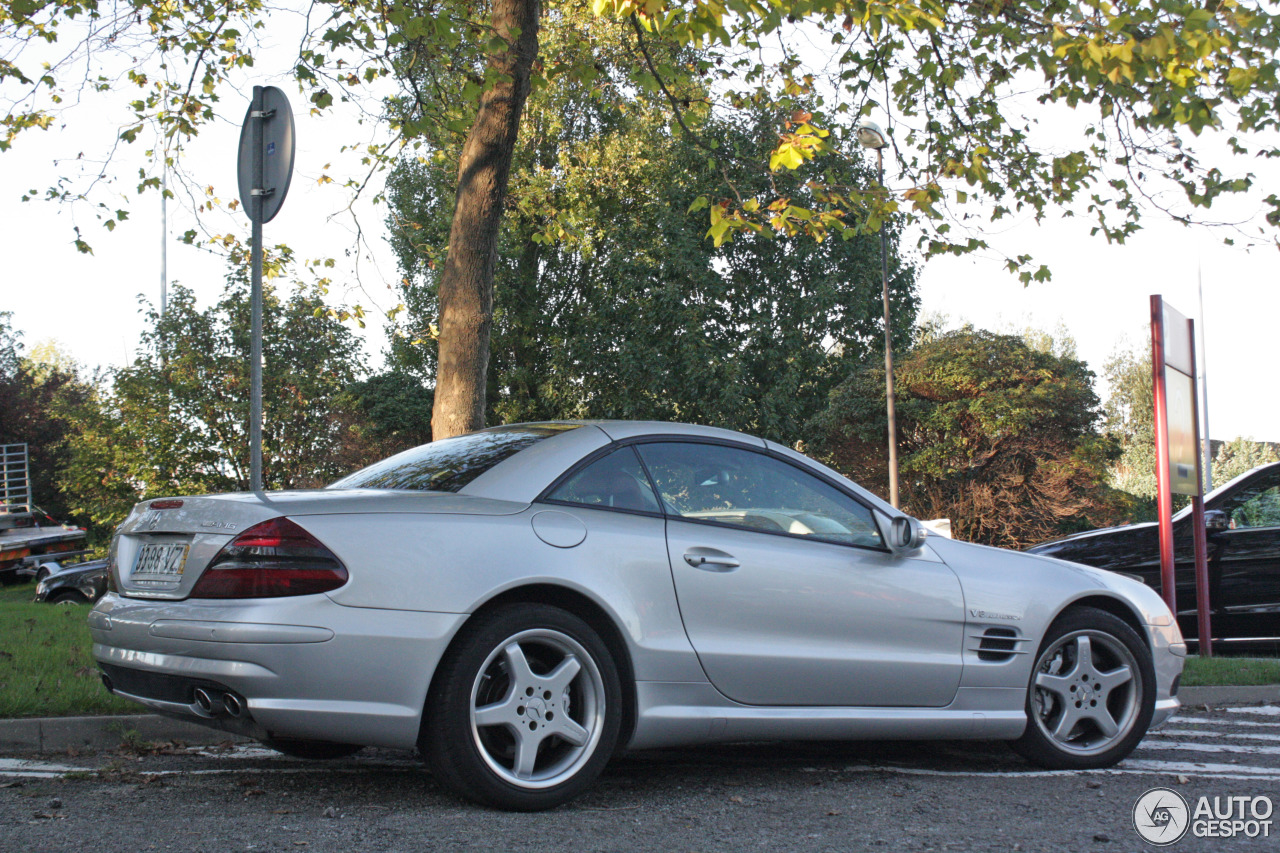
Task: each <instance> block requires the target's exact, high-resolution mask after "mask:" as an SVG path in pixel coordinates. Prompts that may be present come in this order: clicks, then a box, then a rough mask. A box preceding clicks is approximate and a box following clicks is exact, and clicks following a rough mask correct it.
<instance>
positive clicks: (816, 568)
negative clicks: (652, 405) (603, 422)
mask: <svg viewBox="0 0 1280 853" xmlns="http://www.w3.org/2000/svg"><path fill="white" fill-rule="evenodd" d="M638 449H639V451H640V455H641V458H642V459H643V460H644V462H645V466H646V468H647V469H648V472H649V474H650V475H651V476H652V479H653V481H654V485H655V486H656V487H657V490H658V493H659V495H660V496H661V499H662V502H663V505H664V509H665V511H666V512H667V514H668V521H667V550H668V556H669V557H670V560H671V570H672V574H673V577H674V580H675V586H676V594H677V597H678V599H679V604H680V612H681V615H682V617H683V619H684V624H685V630H686V632H687V633H688V635H689V640H690V642H691V643H692V644H693V647H694V649H695V650H696V651H697V653H698V658H699V660H700V662H701V663H702V667H703V669H704V671H705V672H706V673H707V677H708V678H709V679H710V680H711V682H712V683H713V684H714V685H715V686H716V688H717V689H719V690H720V691H721V692H722V693H724V694H725V695H726V696H728V697H729V698H730V699H733V700H735V701H738V702H742V703H744V704H750V705H800V706H818V705H835V706H892V707H941V706H944V705H947V704H949V703H950V702H951V700H952V699H953V698H954V697H955V693H956V689H957V687H958V685H959V682H960V672H961V667H962V659H961V654H962V647H963V628H964V599H963V596H962V594H961V590H960V583H959V581H958V580H957V578H956V576H955V574H954V573H953V572H952V571H951V570H950V569H949V568H948V567H947V566H946V565H945V564H944V563H942V562H941V561H938V560H937V559H936V558H934V557H933V556H932V555H931V554H928V553H927V549H926V552H925V556H923V557H921V558H918V559H908V558H903V557H899V556H897V555H894V554H893V553H891V552H890V551H889V550H888V549H887V548H885V546H884V543H883V540H882V538H881V534H880V531H879V529H878V527H877V526H876V523H875V520H874V517H873V515H872V513H871V510H870V509H869V508H867V507H866V506H864V505H863V504H861V503H860V502H858V501H857V500H855V499H854V498H853V497H851V496H850V495H848V494H846V493H844V492H842V491H841V490H839V489H837V488H836V487H835V486H834V485H832V484H831V483H829V482H827V481H825V480H824V479H822V478H820V477H818V476H816V475H815V474H812V473H810V472H808V471H805V470H803V469H801V468H800V467H798V466H796V465H794V464H792V463H790V462H788V461H784V460H782V459H779V458H776V457H773V456H770V455H768V454H767V453H764V452H760V451H756V450H751V449H747V448H744V447H736V446H725V445H720V444H703V443H694V442H660V443H650V444H641V445H638Z"/></svg>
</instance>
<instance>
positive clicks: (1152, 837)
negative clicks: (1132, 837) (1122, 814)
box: [1133, 788, 1191, 847]
mask: <svg viewBox="0 0 1280 853" xmlns="http://www.w3.org/2000/svg"><path fill="white" fill-rule="evenodd" d="M1190 818H1191V810H1190V809H1189V808H1188V807H1187V801H1186V800H1184V799H1183V798H1182V795H1181V794H1179V793H1178V792H1177V791H1174V790H1172V789H1170V788H1152V789H1151V790H1150V791H1147V792H1146V793H1145V794H1143V795H1142V796H1141V797H1138V801H1137V802H1136V803H1134V804H1133V828H1134V829H1136V830H1137V831H1138V834H1139V835H1141V836H1142V839H1143V840H1144V841H1147V842H1148V843H1151V844H1154V845H1156V846H1157V847H1164V846H1165V845H1168V844H1173V843H1174V842H1176V841H1179V840H1181V839H1182V836H1184V835H1186V834H1187V828H1188V827H1189V826H1190V825H1191V820H1190Z"/></svg>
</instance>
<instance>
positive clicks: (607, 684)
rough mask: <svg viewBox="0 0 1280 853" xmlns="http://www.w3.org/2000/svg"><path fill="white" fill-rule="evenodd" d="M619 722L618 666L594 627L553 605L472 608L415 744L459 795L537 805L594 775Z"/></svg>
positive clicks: (566, 794)
mask: <svg viewBox="0 0 1280 853" xmlns="http://www.w3.org/2000/svg"><path fill="white" fill-rule="evenodd" d="M477 709H479V711H480V713H479V714H477V713H475V711H476V710H477ZM486 711H487V714H486V713H485V712H486ZM486 720H487V722H486ZM621 721H622V686H621V683H620V681H619V679H618V672H617V667H616V666H615V664H614V661H613V658H612V656H611V655H610V654H609V650H608V648H607V647H606V646H605V644H604V641H603V640H601V639H600V636H599V635H598V634H597V633H596V632H595V631H594V630H593V629H592V628H591V626H589V625H588V624H587V623H586V622H584V621H583V620H582V619H579V618H578V617H577V616H574V615H573V614H572V613H569V612H567V611H564V610H561V609H559V608H557V607H551V606H548V605H543V604H515V605H508V606H504V607H500V608H498V609H495V610H491V611H489V612H487V613H482V614H480V615H477V616H474V617H472V618H471V620H469V621H468V622H467V624H466V625H464V626H463V628H462V630H461V631H460V632H459V634H458V637H457V638H456V639H455V640H454V642H453V643H452V644H451V645H450V647H449V650H448V651H447V652H446V653H445V655H444V658H443V659H442V660H441V661H440V665H439V667H438V668H437V670H436V675H435V678H434V680H433V682H432V687H431V692H430V694H429V695H428V697H427V703H426V707H425V709H424V713H423V727H422V734H421V736H420V738H419V740H418V746H419V748H420V749H421V751H422V753H423V756H424V757H425V758H426V760H427V762H428V764H429V765H430V767H431V770H432V773H433V774H434V775H435V777H436V778H437V779H439V780H440V782H441V783H442V784H444V785H445V786H446V787H448V788H449V789H451V790H453V791H454V792H456V793H458V794H460V795H461V796H463V797H466V798H468V799H471V800H475V801H476V802H479V803H483V804H485V805H490V806H496V807H498V808H502V809H509V810H512V811H542V810H544V809H550V808H555V807H556V806H558V805H560V804H562V803H565V802H568V801H569V800H571V799H573V798H574V797H576V796H577V795H578V794H580V793H582V791H583V790H585V789H586V788H587V787H588V786H589V785H591V783H593V782H594V781H595V780H596V778H597V777H598V776H599V775H600V772H601V771H602V770H603V769H604V766H605V764H606V763H608V761H609V758H610V757H611V756H612V755H613V751H614V748H615V746H616V745H617V740H618V731H619V728H620V725H621Z"/></svg>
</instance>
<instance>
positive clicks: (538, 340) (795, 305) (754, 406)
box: [390, 15, 916, 442]
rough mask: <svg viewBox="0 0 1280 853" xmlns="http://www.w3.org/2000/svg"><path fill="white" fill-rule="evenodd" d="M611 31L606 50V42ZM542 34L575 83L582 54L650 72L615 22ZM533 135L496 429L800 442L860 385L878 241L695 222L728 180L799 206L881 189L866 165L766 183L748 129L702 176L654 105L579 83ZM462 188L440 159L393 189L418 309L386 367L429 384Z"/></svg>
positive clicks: (690, 151) (402, 176)
mask: <svg viewBox="0 0 1280 853" xmlns="http://www.w3.org/2000/svg"><path fill="white" fill-rule="evenodd" d="M610 29H612V30H613V32H614V34H615V37H614V38H613V39H607V38H604V37H603V36H602V35H600V31H607V30H610ZM584 31H587V32H590V33H592V34H593V36H594V37H593V38H592V39H590V40H586V39H583V38H582V33H583V32H584ZM543 35H544V54H545V55H548V56H549V57H555V58H556V59H557V60H562V61H563V62H564V63H565V64H568V65H573V64H583V60H582V59H581V58H580V57H579V58H576V59H575V56H576V53H577V52H583V51H585V52H587V53H588V54H589V55H590V56H592V57H593V58H594V66H593V67H594V68H596V69H597V71H598V72H599V78H598V79H600V80H609V79H612V78H614V77H615V76H616V72H615V69H616V68H617V67H618V66H621V65H627V64H631V63H635V62H643V61H644V58H643V56H641V55H639V54H638V53H637V52H636V49H635V47H634V45H632V44H631V43H629V42H628V41H627V38H626V36H627V33H626V31H625V30H622V29H619V28H618V27H617V25H614V24H611V23H609V22H600V21H591V20H589V19H587V20H581V19H574V18H572V17H571V16H568V15H565V16H563V17H558V18H554V19H552V20H549V21H548V23H547V25H546V26H545V27H544V29H543ZM601 45H611V46H612V47H610V48H608V49H606V48H604V47H601ZM655 49H656V48H655ZM689 55H690V56H692V55H693V54H689ZM684 94H686V95H688V96H689V98H690V100H691V101H697V100H699V97H700V96H705V92H699V91H698V90H696V89H690V90H687V91H685V92H684ZM691 109H695V110H696V108H693V107H691ZM524 122H525V125H524V127H523V128H522V130H521V138H522V139H523V140H524V144H523V145H522V146H521V150H520V151H519V152H518V153H517V156H516V158H515V164H514V168H513V173H512V182H511V186H510V190H509V198H510V206H511V212H510V214H509V215H508V217H507V219H506V222H505V224H504V229H503V233H502V236H501V239H500V241H499V254H498V259H497V266H496V273H495V281H496V284H497V288H496V303H495V320H494V330H493V346H492V361H491V370H490V374H489V383H490V387H489V390H488V394H487V399H488V400H489V407H490V411H489V414H488V417H489V419H491V420H494V419H496V420H502V421H517V420H531V419H538V418H560V417H628V418H660V419H679V420H696V421H701V422H708V423H716V424H721V425H724V426H729V427H735V428H740V429H747V430H751V431H754V432H758V433H760V434H764V435H768V436H770V437H774V438H778V439H780V440H785V441H788V442H792V441H795V440H796V439H798V438H799V437H801V434H802V427H803V425H804V423H805V422H806V421H807V420H808V419H809V418H810V417H812V416H813V415H814V414H816V412H817V411H818V410H819V409H820V408H821V406H822V405H823V404H824V401H825V398H826V395H827V392H828V391H829V389H830V388H831V386H832V385H833V384H834V383H835V382H837V381H838V380H839V378H840V377H841V376H842V375H843V373H844V372H846V371H847V369H848V367H847V366H848V365H849V364H852V363H856V361H857V360H858V359H860V358H861V357H863V356H864V355H866V354H867V353H868V352H870V351H873V350H875V349H877V348H879V347H880V337H879V336H880V326H881V319H880V318H881V310H882V309H881V301H880V263H879V252H880V247H879V241H878V240H877V239H875V238H874V237H866V236H862V237H859V236H852V235H851V236H850V237H849V238H848V239H845V238H843V237H840V236H832V237H830V238H829V239H826V240H823V241H821V242H819V241H815V240H812V239H809V238H805V237H801V236H790V237H788V236H785V235H782V236H778V237H774V238H772V239H771V238H770V237H769V236H768V235H763V234H746V235H743V236H742V237H740V238H739V239H737V240H735V241H732V242H727V243H723V244H721V245H719V246H716V245H715V244H714V243H713V242H711V241H707V240H705V239H703V231H704V227H703V224H702V222H701V218H700V215H698V214H697V213H696V210H697V208H698V207H699V206H700V204H705V197H706V196H707V195H708V194H711V193H714V192H715V190H716V189H717V188H718V187H721V186H723V182H724V180H725V177H726V175H727V176H728V177H729V179H730V180H732V181H733V183H734V184H735V185H736V186H738V187H741V188H751V189H752V190H755V189H762V188H763V187H764V186H765V185H766V184H768V183H770V182H772V183H773V185H774V186H775V187H776V188H779V189H782V188H785V189H786V191H787V194H788V196H789V197H790V198H792V199H793V200H794V201H795V202H796V203H797V204H803V203H806V200H808V199H810V198H811V197H812V196H813V194H814V190H813V189H812V186H811V184H818V183H821V182H822V181H824V180H828V179H838V180H842V181H846V182H856V181H862V182H864V183H865V182H872V181H874V180H875V177H874V173H873V172H870V171H869V170H868V169H867V168H866V167H865V166H863V165H861V164H859V163H856V162H844V161H840V162H832V163H828V164H823V165H825V170H824V169H822V168H820V166H819V164H812V163H811V164H806V165H805V166H804V167H802V168H801V169H798V170H795V171H794V172H790V173H787V174H784V175H770V174H769V173H767V172H765V171H762V170H759V169H753V168H752V167H751V165H750V164H752V163H756V162H759V161H760V160H761V159H762V158H764V157H766V156H767V148H768V147H769V146H770V145H771V144H772V142H771V140H772V139H773V137H774V136H775V135H776V127H775V123H774V121H773V119H772V117H771V116H769V115H768V114H766V113H763V112H757V113H756V114H754V115H753V116H752V121H751V123H749V124H741V123H740V124H736V125H730V124H728V123H723V124H720V123H716V122H714V121H710V120H708V121H705V122H704V123H703V127H704V128H706V129H709V130H710V132H711V133H713V135H714V136H715V137H716V138H717V139H718V140H719V141H720V147H721V149H722V151H723V152H724V158H723V159H724V162H723V163H721V164H718V165H717V164H713V163H709V162H708V158H707V156H706V152H705V151H704V150H702V149H701V148H700V147H699V146H698V145H697V144H695V143H692V142H690V141H689V140H688V139H686V138H684V137H681V136H677V137H675V138H674V139H673V138H671V136H670V134H669V131H668V129H667V126H666V117H665V115H664V113H663V112H662V110H661V107H660V106H659V108H657V109H655V106H654V104H653V103H652V101H651V99H648V98H645V97H641V96H637V95H636V93H629V92H625V91H621V90H620V89H619V88H618V87H615V86H607V85H597V84H594V83H593V84H592V85H586V84H584V83H583V82H581V81H579V80H576V79H572V78H564V79H558V80H556V81H555V82H554V83H551V84H549V85H548V86H546V87H543V88H542V89H540V90H539V91H537V92H535V93H534V94H533V95H532V96H531V98H530V101H529V104H528V107H527V109H526V111H525V116H524ZM441 135H442V137H443V136H444V134H443V133H442V134H441ZM448 144H449V143H448V140H447V138H442V140H441V143H440V148H441V150H442V152H443V151H444V150H447V149H446V146H447V145H448ZM455 144H456V140H455ZM452 173H453V165H452V162H451V161H450V160H449V159H448V157H446V156H440V157H437V158H433V159H429V160H426V161H423V160H419V159H417V158H406V159H404V160H402V161H401V163H400V164H399V165H398V166H397V169H396V171H395V173H394V174H393V177H392V180H391V182H390V198H391V208H392V218H391V224H392V227H393V235H394V236H393V246H394V247H395V249H396V251H397V254H398V255H399V258H400V262H401V266H402V269H403V270H404V272H405V274H406V277H405V284H404V292H403V299H404V301H405V304H406V306H407V310H406V312H405V313H404V315H403V316H402V323H401V325H400V326H399V327H398V328H397V329H395V330H394V336H393V339H392V359H393V361H394V362H395V363H397V364H400V365H403V366H404V367H405V368H406V369H410V370H412V371H414V372H415V373H416V374H417V375H419V376H422V377H423V378H425V379H428V380H429V379H431V378H432V377H433V376H434V374H435V371H436V367H437V361H436V335H437V334H438V329H435V328H433V325H432V324H433V321H434V318H435V317H436V316H437V311H438V308H437V304H436V292H437V281H438V278H439V275H440V269H439V265H438V263H437V261H436V259H437V258H439V257H440V256H441V255H442V253H443V247H444V243H445V240H446V238H447V234H448V225H449V217H448V205H449V201H448V198H449V191H450V182H449V176H450V175H451V174H452ZM691 208H693V211H694V212H690V209H691ZM886 227H889V228H891V229H892V230H893V233H892V239H891V241H890V247H891V258H890V264H891V270H892V281H891V293H892V298H893V303H894V318H895V327H896V334H897V337H898V339H899V344H904V343H905V342H906V340H907V336H908V333H909V332H908V330H909V329H910V326H911V323H912V321H913V319H914V316H915V311H916V299H915V295H914V279H915V274H914V269H913V268H911V267H910V266H908V265H905V264H903V263H902V262H901V260H900V257H899V253H898V248H897V246H898V227H899V224H898V223H897V222H893V223H891V224H890V225H889V226H886Z"/></svg>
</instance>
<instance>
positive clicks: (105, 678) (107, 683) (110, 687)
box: [101, 672, 116, 693]
mask: <svg viewBox="0 0 1280 853" xmlns="http://www.w3.org/2000/svg"><path fill="white" fill-rule="evenodd" d="M101 676H102V686H103V687H105V688H107V692H108V693H115V692H116V686H115V685H114V684H112V683H111V676H109V675H107V674H106V673H105V672H104V673H101Z"/></svg>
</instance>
